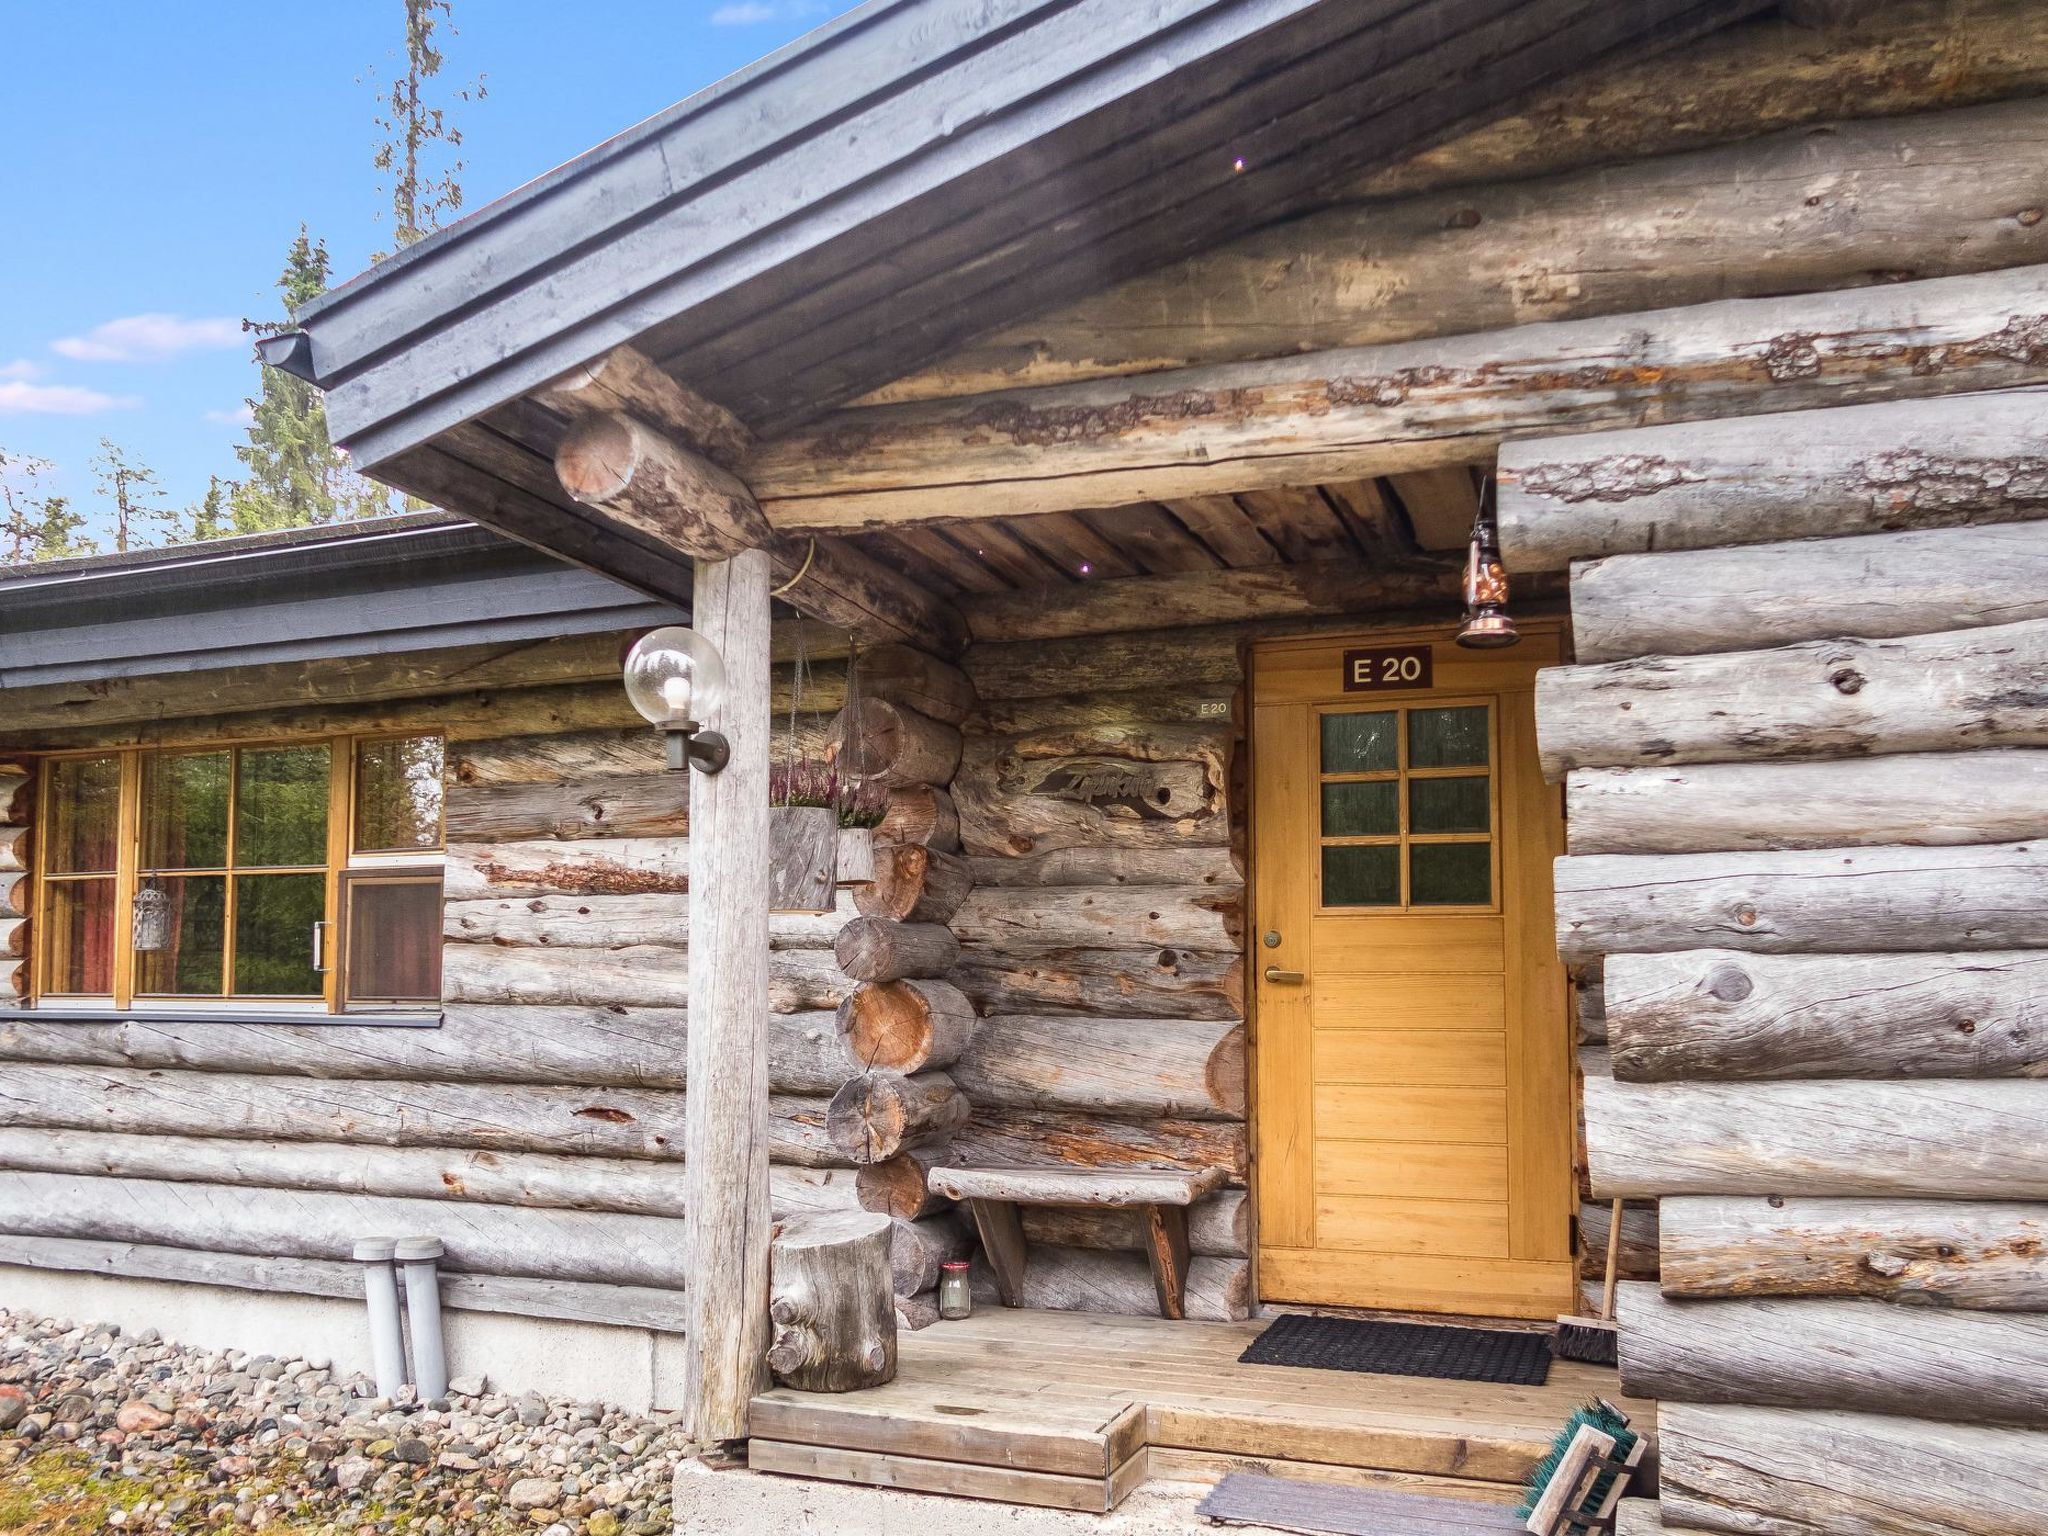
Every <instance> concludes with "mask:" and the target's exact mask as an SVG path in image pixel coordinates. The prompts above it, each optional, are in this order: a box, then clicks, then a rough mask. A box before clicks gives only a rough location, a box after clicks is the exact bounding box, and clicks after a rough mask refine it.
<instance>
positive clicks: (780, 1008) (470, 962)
mask: <svg viewBox="0 0 2048 1536" xmlns="http://www.w3.org/2000/svg"><path fill="white" fill-rule="evenodd" d="M764 869H765V865H764ZM699 950H700V945H699V944H693V945H692V946H691V947H690V949H689V950H688V951H682V950H676V949H670V948H668V947H666V946H662V945H652V944H642V945H628V946H622V947H621V948H618V949H566V948H564V949H554V948H542V947H536V948H532V949H512V948H507V947H504V946H501V945H495V944H450V945H448V946H446V947H445V948H444V949H443V950H442V955H441V990H442V995H443V996H444V997H446V998H447V1000H448V1001H449V1002H451V1003H478V1004H489V1005H493V1006H521V1007H537V1006H543V1005H564V1004H567V1005H571V1006H576V1007H592V1008H603V1007H619V1008H683V1007H687V1006H688V1005H689V1003H690V1001H691V999H692V997H693V996H694V997H695V998H696V1000H697V1003H698V1006H699V1007H700V1008H701V1007H704V1006H708V1005H707V1003H706V1001H705V997H704V992H703V989H702V988H701V987H698V986H696V985H693V981H692V975H691V966H692V963H693V962H694V960H695V958H696V957H697V955H698V954H699ZM761 960H762V963H763V968H764V969H765V970H766V971H767V973H768V983H767V985H768V995H767V998H766V1000H765V1003H764V1006H763V1007H762V1009H761V1013H762V1017H764V1018H765V1017H766V1016H767V1015H768V1014H769V1013H802V1012H806V1011H808V1010H811V1009H817V1008H837V1007H838V1006H839V1005H840V1003H841V1002H843V1001H844V1000H845V998H846V995H847V993H848V992H849V991H850V990H851V989H852V987H853V983H852V982H850V981H848V980H847V978H846V976H845V975H844V974H843V973H842V972H841V971H840V969H839V966H838V964H837V962H835V961H834V960H833V958H832V954H831V951H829V950H823V949H783V950H773V951H771V950H769V949H768V948H767V947H766V945H765V944H764V945H763V947H762V952H761Z"/></svg>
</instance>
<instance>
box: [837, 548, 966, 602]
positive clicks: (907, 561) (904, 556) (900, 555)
mask: <svg viewBox="0 0 2048 1536" xmlns="http://www.w3.org/2000/svg"><path fill="white" fill-rule="evenodd" d="M846 542H847V543H849V544H851V545H852V546H853V547H854V548H855V549H857V550H859V551H860V552H861V553H862V554H864V555H866V556H867V557H868V558H869V559H871V560H879V561H881V562H882V563H883V564H884V565H894V566H896V567H897V568H898V569H901V570H909V571H916V572H917V575H918V580H920V581H922V582H923V583H924V584H925V585H926V586H928V587H930V588H931V589H932V590H933V591H934V592H936V593H938V594H939V595H940V596H941V597H945V598H949V599H951V598H958V597H959V596H960V595H961V594H962V593H963V592H964V591H966V590H967V589H966V588H964V587H962V586H961V585H960V584H959V583H958V582H956V581H955V580H953V578H952V577H951V576H950V575H948V574H947V573H946V571H945V570H944V569H943V568H942V567H940V566H938V565H936V564H934V563H933V562H931V561H928V560H926V559H924V558H923V557H922V556H920V555H914V554H912V553H911V551H910V547H909V546H908V545H907V544H905V543H904V542H903V539H902V536H901V532H900V531H899V532H897V533H856V534H854V535H853V536H852V537H850V538H848V539H847V541H846Z"/></svg>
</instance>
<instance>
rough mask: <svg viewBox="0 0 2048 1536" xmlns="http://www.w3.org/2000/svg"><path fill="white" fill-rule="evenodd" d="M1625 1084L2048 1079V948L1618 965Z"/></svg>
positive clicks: (1728, 957)
mask: <svg viewBox="0 0 2048 1536" xmlns="http://www.w3.org/2000/svg"><path fill="white" fill-rule="evenodd" d="M1606 985H1607V994H1608V998H1609V1015H1608V1042H1609V1045H1610V1046H1611V1048H1612V1050H1613V1059H1614V1075H1615V1076H1616V1077H1618V1078H1620V1079H1622V1080H1623V1081H1624V1082H1639V1083H1655V1082H1672V1081H1680V1080H1684V1079H1688V1078H1691V1079H1698V1078H1707V1079H1741V1078H1773V1077H1859V1078H1860V1077H1869V1078H1899V1077H2048V953H2044V952H2043V951H2040V950H1986V951H1977V952H1968V953H1963V954H1900V955H1745V954H1740V953H1738V952H1735V951H1732V950H1713V949H1705V950H1688V951H1684V952H1682V953H1679V954H1673V955H1616V956H1613V957H1612V958H1611V959H1610V960H1609V961H1608V963H1607V983H1606Z"/></svg>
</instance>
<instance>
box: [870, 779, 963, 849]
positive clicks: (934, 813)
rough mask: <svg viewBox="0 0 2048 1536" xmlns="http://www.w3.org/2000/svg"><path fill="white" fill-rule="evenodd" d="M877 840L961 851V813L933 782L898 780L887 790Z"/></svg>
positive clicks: (877, 828) (876, 833) (949, 796)
mask: <svg viewBox="0 0 2048 1536" xmlns="http://www.w3.org/2000/svg"><path fill="white" fill-rule="evenodd" d="M875 841H876V842H878V843H914V844H916V845H917V846H918V847H920V848H936V849H939V850H940V851H941V852H944V853H958V852H959V851H960V813H959V812H958V811H956V810H955V809H954V808H953V797H952V796H951V795H949V794H947V793H946V792H945V791H944V790H943V789H940V788H938V787H937V786H936V785H933V784H899V785H896V786H895V787H893V788H891V789H890V791H889V809H888V811H887V812H886V813H885V814H884V815H883V817H882V824H881V825H880V826H878V827H876V828H875Z"/></svg>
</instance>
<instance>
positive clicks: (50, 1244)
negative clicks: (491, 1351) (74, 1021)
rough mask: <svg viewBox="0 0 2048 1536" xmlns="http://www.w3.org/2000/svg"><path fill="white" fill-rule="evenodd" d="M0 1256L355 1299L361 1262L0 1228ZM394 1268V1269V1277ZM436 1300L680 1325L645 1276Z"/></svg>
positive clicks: (452, 1285)
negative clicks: (628, 1281)
mask: <svg viewBox="0 0 2048 1536" xmlns="http://www.w3.org/2000/svg"><path fill="white" fill-rule="evenodd" d="M0 1264H9V1265H21V1266H24V1267H26V1268H30V1269H48V1270H58V1271H66V1272H71V1273H80V1274H91V1275H113V1276H117V1277H120V1278H124V1279H130V1280H163V1281H169V1282H171V1283H172V1284H176V1285H215V1286H225V1287H227V1288H229V1289H231V1290H242V1291H264V1292H267V1293H270V1294H272V1295H279V1294H282V1295H288V1296H291V1295H297V1296H331V1297H334V1298H335V1299H337V1300H340V1301H360V1300H361V1298H362V1294H363V1268H362V1266H361V1265H360V1264H358V1263H356V1262H355V1261H354V1260H353V1259H280V1258H260V1257H255V1256H252V1255H250V1254H244V1253H205V1252H202V1251H200V1250H199V1249H195V1248H167V1247H161V1246H157V1245H153V1244H148V1243H112V1242H102V1241H98V1240H95V1239H92V1238H72V1237H22V1236H19V1235H6V1234H0ZM402 1278H403V1277H402V1276H401V1279H402ZM438 1278H439V1280H440V1297H441V1305H442V1307H444V1308H446V1309H448V1310H450V1311H458V1312H497V1313H504V1314H507V1315H509V1316H513V1317H545V1318H555V1319H558V1320H560V1321H563V1322H575V1323H603V1324H606V1325H608V1326H611V1327H620V1326H626V1327H637V1328H650V1329H654V1330H657V1331H659V1332H663V1333H681V1332H682V1331H683V1324H684V1320H685V1314H684V1306H683V1300H684V1298H683V1293H682V1292H681V1291H675V1290H667V1289H662V1288H659V1287H655V1286H645V1285H601V1284H597V1283H594V1282H592V1281H588V1280H541V1279H535V1278H533V1277H531V1276H521V1275H465V1274H457V1273H454V1272H451V1271H448V1270H442V1271H441V1272H440V1274H439V1277H438Z"/></svg>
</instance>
